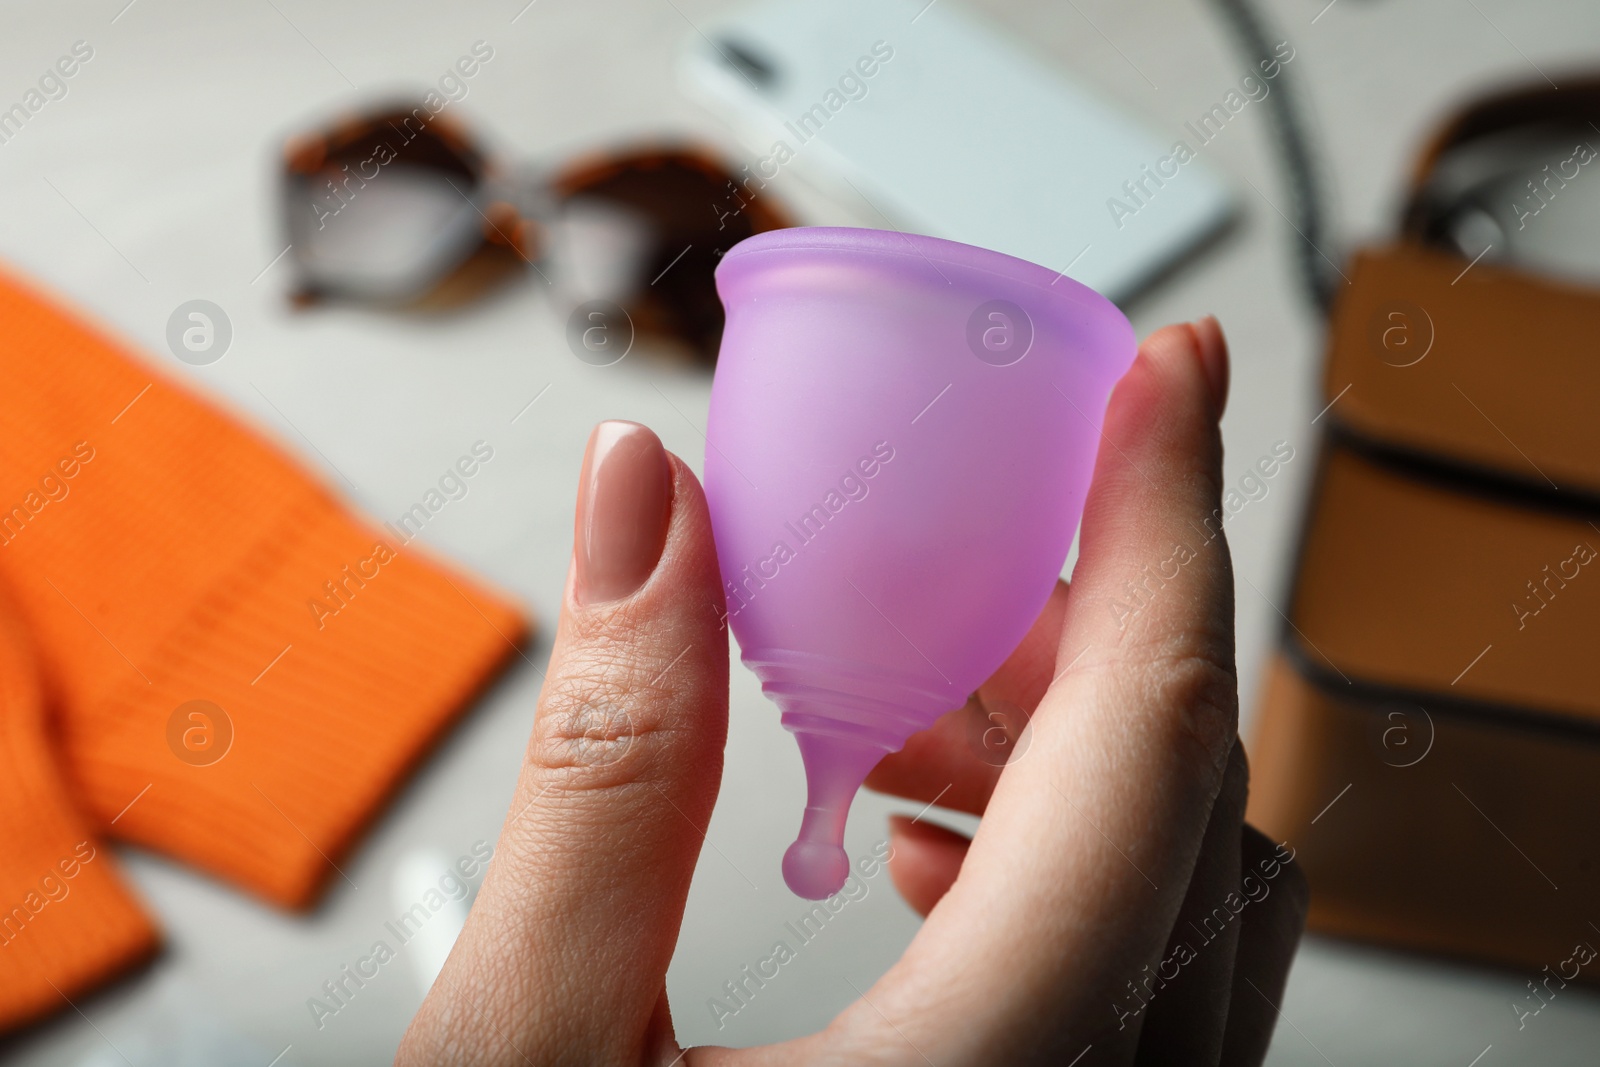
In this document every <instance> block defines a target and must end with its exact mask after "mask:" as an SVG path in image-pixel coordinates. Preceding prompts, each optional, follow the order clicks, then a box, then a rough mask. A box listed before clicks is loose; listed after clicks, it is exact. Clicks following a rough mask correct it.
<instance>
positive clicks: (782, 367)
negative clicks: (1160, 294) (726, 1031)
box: [705, 228, 1136, 899]
mask: <svg viewBox="0 0 1600 1067" xmlns="http://www.w3.org/2000/svg"><path fill="white" fill-rule="evenodd" d="M717 291H718V293H719V294H720V295H721V297H722V303H723V305H724V306H725V307H726V309H727V326H726V328H725V331H724V333H723V337H722V349H721V354H720V356H719V357H718V361H717V371H716V379H715V381H714V383H713V385H712V389H711V414H710V420H709V425H708V428H707V431H706V463H705V488H706V497H707V499H708V501H709V503H710V508H711V522H712V527H713V529H714V531H715V535H716V542H717V558H718V561H719V563H720V565H721V569H722V578H723V586H724V591H725V593H726V596H727V608H728V622H729V625H730V626H731V627H732V628H733V632H734V635H735V636H736V637H737V638H738V640H739V646H740V648H741V650H742V653H743V659H744V662H745V663H746V664H748V665H749V666H750V668H751V669H752V670H754V671H755V673H756V674H757V676H759V677H760V679H761V685H762V689H763V691H764V692H765V693H766V694H767V695H768V696H769V697H771V698H772V699H773V700H774V701H775V702H776V703H777V705H778V707H779V708H780V709H782V712H783V725H784V727H785V728H786V729H788V730H790V731H791V732H793V733H794V735H795V738H796V740H797V741H798V742H799V744H800V755H801V757H802V759H803V760H804V761H805V771H806V782H807V790H808V797H807V803H806V809H805V814H804V817H803V819H802V821H801V825H800V835H799V839H798V840H797V841H795V843H794V844H793V845H791V846H790V847H789V850H788V851H787V852H786V853H785V854H784V858H783V876H784V880H785V881H786V882H787V883H788V884H789V888H790V889H792V890H794V891H795V892H796V893H798V894H799V895H801V896H803V897H809V898H812V899H820V898H822V897H825V896H828V895H830V894H832V893H835V892H837V891H838V890H839V889H840V887H842V886H843V884H844V881H845V879H846V877H847V876H848V875H849V872H850V861H849V858H848V857H847V856H846V854H845V851H844V846H843V842H844V827H845V818H846V815H847V814H848V812H849V809H850V802H851V800H852V799H853V798H854V796H855V793H856V790H857V789H859V788H860V786H861V782H862V780H863V779H864V778H865V777H866V775H867V773H868V772H869V771H870V770H871V769H872V767H873V766H874V765H875V764H876V763H877V762H878V761H879V760H880V759H882V758H883V756H884V755H885V754H887V753H889V752H894V751H896V750H898V749H899V748H900V747H901V746H903V745H904V744H905V741H906V739H907V738H908V737H909V736H911V734H913V733H915V732H916V731H918V730H922V729H925V728H926V727H928V726H930V725H932V724H933V722H934V720H935V719H937V718H938V717H939V716H940V715H941V714H943V713H944V712H946V711H949V710H950V709H952V708H956V707H960V706H961V705H962V704H963V703H965V701H966V700H967V697H968V695H969V694H971V693H972V692H973V691H974V690H975V689H977V687H978V686H979V685H980V684H981V683H982V682H983V681H984V680H986V679H987V678H988V677H989V676H990V675H991V674H993V673H994V671H995V670H996V668H998V667H999V666H1000V664H1001V663H1003V662H1004V661H1005V659H1006V657H1007V656H1008V655H1010V653H1011V652H1012V650H1013V649H1015V648H1016V647H1017V645H1018V644H1019V643H1020V642H1021V640H1022V638H1023V636H1024V635H1025V634H1026V633H1027V631H1028V628H1029V627H1030V626H1031V625H1032V624H1033V621H1034V619H1035V618H1037V617H1038V614H1039V612H1040V611H1041V610H1042V609H1043V607H1044V604H1045V601H1046V599H1047V598H1048V597H1049V595H1050V591H1051V589H1052V588H1053V587H1054V585H1055V581H1056V578H1057V576H1058V575H1059V574H1060V572H1061V567H1062V565H1063V563H1064V562H1065V561H1066V556H1067V550H1068V548H1069V547H1070V545H1071V543H1072V536H1073V532H1074V530H1075V529H1076V528H1077V525H1078V519H1079V517H1080V515H1081V513H1082V511H1083V501H1084V496H1085V494H1086V492H1087V490H1088V487H1089V479H1090V475H1091V474H1092V471H1093V467H1094V459H1095V452H1096V449H1097V447H1098V445H1099V441H1100V424H1101V419H1102V417H1103V415H1104V413H1105V407H1106V402H1107V400H1108V399H1109V397H1110V395H1111V388H1112V386H1113V385H1115V384H1116V381H1117V379H1119V378H1120V377H1121V376H1122V375H1123V374H1124V373H1125V372H1126V371H1127V369H1128V367H1129V366H1130V365H1131V364H1132V362H1133V357H1134V352H1135V347H1136V346H1135V339H1134V334H1133V328H1132V327H1131V326H1130V325H1129V324H1128V320H1127V319H1126V318H1125V317H1123V315H1122V313H1121V312H1120V311H1118V310H1117V309H1116V307H1115V306H1113V305H1112V304H1111V302H1110V301H1108V300H1106V299H1105V298H1104V297H1102V296H1101V295H1099V294H1098V293H1096V292H1094V291H1093V290H1091V289H1088V288H1086V287H1084V286H1082V285H1079V284H1078V283H1077V282H1074V281H1072V280H1071V279H1070V278H1066V277H1063V276H1061V275H1059V274H1057V273H1056V272H1054V271H1051V270H1049V269H1047V268H1045V267H1041V266H1038V265H1037V264H1033V263H1028V262H1025V261H1023V260H1020V259H1014V258H1012V257H1010V256H1007V255H1003V254H1001V253H999V252H991V251H988V250H987V249H982V248H975V247H972V246H970V245H963V244H957V243H955V242H952V241H943V240H938V239H935V238H931V237H918V236H910V235H906V234H901V233H896V232H886V231H880V230H864V229H839V228H798V229H787V230H774V231H771V232H768V233H763V234H759V235H757V236H755V237H752V238H750V239H748V240H746V241H744V242H742V243H740V244H738V245H736V246H735V247H734V248H732V249H731V250H730V251H729V252H728V253H727V255H726V256H724V257H723V260H722V263H721V265H720V266H719V267H718V268H717Z"/></svg>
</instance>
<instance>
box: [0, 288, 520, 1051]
mask: <svg viewBox="0 0 1600 1067" xmlns="http://www.w3.org/2000/svg"><path fill="white" fill-rule="evenodd" d="M328 583H332V586H331V588H330V586H329V584H328ZM335 597H337V598H338V600H335V599H334V598H335ZM319 602H320V603H321V604H322V605H323V606H322V608H321V609H320V610H319V609H318V608H317V607H316V604H317V603H319ZM331 605H338V606H340V610H339V611H338V614H337V617H335V618H329V617H328V613H329V606H331ZM525 636H526V624H525V622H524V619H523V618H522V616H521V615H520V613H519V612H518V611H517V610H515V609H514V608H513V607H511V606H510V605H509V604H508V603H507V602H506V601H504V600H503V599H502V598H501V597H499V596H498V595H496V594H494V593H492V592H490V591H488V590H487V589H485V588H484V587H482V586H480V585H478V584H476V583H474V582H472V581H470V580H469V579H467V578H465V577H464V576H462V575H460V574H459V573H455V572H452V571H450V570H448V569H446V568H444V567H442V566H440V565H439V564H438V563H435V562H433V561H431V560H429V559H427V558H425V557H424V556H423V555H422V554H421V553H420V552H419V551H418V549H417V548H416V547H414V546H409V545H403V544H401V543H399V542H398V541H397V540H396V539H395V538H394V537H393V536H391V535H390V534H389V533H388V532H381V533H380V532H377V531H375V530H374V529H372V528H371V527H369V526H367V525H366V524H364V523H362V522H360V521H357V520H356V519H354V518H352V517H351V516H350V514H349V513H348V512H346V511H345V510H344V509H343V508H342V507H340V505H339V504H338V503H337V502H336V501H335V500H334V499H333V498H332V497H330V495H329V494H328V493H327V492H326V491H325V490H324V489H323V488H322V487H321V486H320V485H319V484H318V483H317V482H315V481H313V480H312V479H310V478H308V477H307V476H306V475H305V474H304V473H302V472H301V471H300V470H298V469H297V468H296V467H295V466H294V465H293V464H292V463H290V462H289V461H288V460H287V459H285V458H284V456H282V455H281V454H280V453H279V452H278V451H277V450H276V449H274V448H273V447H270V446H269V445H267V444H266V443H264V442H263V441H262V440H261V439H259V438H258V437H256V436H255V435H254V434H253V433H251V432H250V431H248V430H246V429H244V428H242V427H241V426H240V425H239V424H238V423H235V422H233V421H232V420H230V419H228V418H226V417H225V416H223V415H221V414H219V413H218V412H217V411H216V410H214V409H213V408H211V407H210V406H208V405H207V404H205V403H203V402H201V401H199V400H197V399H196V398H195V397H194V396H193V395H191V394H189V393H187V392H186V391H185V390H183V389H182V388H180V387H178V386H177V385H175V384H173V383H172V382H170V381H167V380H166V379H165V378H164V377H162V376H161V375H160V374H158V373H156V372H155V371H153V370H151V369H150V368H149V367H148V366H147V365H145V364H143V363H140V362H137V361H135V360H134V359H131V358H129V357H128V356H127V355H126V354H125V353H124V351H123V350H122V349H121V347H120V346H119V345H117V344H116V343H115V342H113V341H111V340H108V339H107V338H106V337H105V336H103V335H101V334H99V333H97V332H96V331H94V330H93V329H92V328H90V327H88V326H86V325H85V324H84V323H83V322H82V321H81V320H80V319H78V318H77V317H75V316H73V315H71V314H69V313H67V312H64V311H62V310H61V309H59V308H57V307H55V306H53V305H51V304H50V303H49V302H47V301H45V300H43V299H41V298H40V297H39V296H37V295H36V294H34V293H32V292H30V291H29V290H27V289H26V288H25V287H23V286H22V285H21V284H19V283H18V282H17V281H16V280H15V279H12V278H8V277H5V276H4V275H0V1029H4V1028H7V1027H10V1026H15V1025H18V1024H21V1023H24V1022H27V1021H29V1020H32V1019H34V1018H37V1017H39V1016H40V1015H42V1014H44V1013H47V1012H51V1011H55V1010H59V1009H60V1008H64V1007H66V1006H67V1004H68V1002H69V999H76V996H77V995H78V994H80V993H82V992H84V991H86V990H87V989H88V988H90V987H92V986H93V985H95V984H97V983H100V982H103V981H105V980H106V979H108V978H110V977H112V976H114V975H115V974H116V973H117V972H118V971H120V970H122V969H125V968H126V967H128V966H130V965H132V964H134V963H136V962H138V961H140V960H142V959H143V958H145V957H147V956H148V955H149V954H150V953H151V952H152V951H153V949H154V946H155V943H156V932H155V927H154V925H153V923H152V922H151V920H150V919H149V918H148V916H147V915H146V913H145V912H144V911H143V910H142V909H141V908H140V906H139V905H138V903H137V902H136V901H135V900H134V898H133V897H132V896H131V894H130V893H129V891H128V889H127V888H126V886H125V885H124V884H123V883H122V881H121V879H120V878H119V876H118V873H117V869H116V863H115V860H114V858H113V856H112V854H111V850H110V849H108V848H107V847H105V845H104V844H103V843H102V839H103V838H104V837H106V836H112V837H117V838H122V839H124V840H128V841H135V842H138V843H139V844H141V845H145V846H148V847H150V848H152V849H156V850H159V851H161V852H164V853H166V854H167V855H169V856H172V857H174V858H177V859H180V860H183V861H185V862H187V863H190V864H193V865H194V866H196V867H199V868H201V869H203V870H206V871H209V872H211V873H212V874H214V875H216V876H218V877H221V878H224V879H227V880H229V881H232V882H234V883H236V884H238V885H240V886H242V887H244V888H246V889H248V890H251V891H253V892H255V893H257V894H259V895H260V896H262V897H265V898H266V899H268V900H270V901H273V902H275V903H278V904H280V905H283V906H285V907H291V908H300V907H305V906H308V905H309V904H310V903H312V902H313V901H314V900H315V898H316V895H317V893H318V891H319V889H320V888H321V887H322V886H323V885H324V884H325V883H326V882H327V881H328V880H329V878H330V877H337V876H338V875H337V868H336V866H335V865H336V864H338V863H339V862H340V860H341V858H342V857H343V856H344V854H345V853H346V852H347V851H348V850H349V848H350V846H351V844H352V842H353V841H354V839H355V837H356V835H357V834H358V833H359V832H360V831H361V829H362V827H363V825H364V824H365V823H366V822H367V821H368V820H370V819H371V818H372V816H373V815H374V813H375V812H376V810H377V808H378V806H379V805H380V804H381V803H382V802H383V800H384V798H385V797H386V796H387V795H388V794H389V793H390V792H391V791H392V790H393V789H394V788H395V786H396V785H397V784H398V782H399V781H400V780H401V778H402V777H403V776H404V775H405V773H406V771H407V769H408V768H409V767H411V766H412V765H413V764H414V763H415V762H416V761H417V760H418V759H419V758H420V757H421V756H422V754H423V753H424V751H425V750H426V749H427V747H428V746H429V744H430V743H431V742H432V741H433V740H434V739H435V738H436V737H437V736H438V734H439V733H440V731H441V730H443V729H444V728H445V726H447V725H448V724H449V722H450V721H451V720H452V718H453V717H454V716H455V715H456V714H457V713H458V712H459V711H460V710H462V708H463V707H464V706H465V705H466V703H467V702H468V701H469V700H470V698H471V697H472V695H473V693H474V692H475V691H476V690H477V689H478V688H479V687H481V686H482V685H483V684H484V682H485V680H486V679H487V678H488V677H489V675H490V674H491V672H493V671H494V670H495V668H496V667H497V666H498V665H499V664H500V663H501V662H502V661H503V660H504V659H505V658H506V657H507V656H508V655H511V654H513V653H514V650H515V645H516V643H517V642H519V641H520V640H522V639H523V638H524V637H525Z"/></svg>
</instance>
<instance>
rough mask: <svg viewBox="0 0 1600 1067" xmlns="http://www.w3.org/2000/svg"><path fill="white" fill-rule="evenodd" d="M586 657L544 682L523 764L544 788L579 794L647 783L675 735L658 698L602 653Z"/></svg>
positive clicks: (637, 677) (633, 671)
mask: <svg viewBox="0 0 1600 1067" xmlns="http://www.w3.org/2000/svg"><path fill="white" fill-rule="evenodd" d="M586 659H587V660H588V662H587V663H584V664H582V665H581V666H580V668H579V669H578V670H576V671H573V672H570V673H568V674H567V675H566V676H564V677H561V678H554V677H552V678H551V679H550V680H549V681H548V682H547V683H546V686H545V691H544V693H543V694H542V696H541V698H540V701H539V710H538V713H537V714H536V716H535V718H534V728H533V737H532V741H531V743H530V744H529V746H528V762H529V763H530V764H531V765H532V766H533V767H534V768H535V769H536V770H537V771H538V772H539V773H540V775H541V777H542V779H543V780H544V781H545V782H546V784H547V786H549V787H551V788H565V789H568V790H573V791H583V790H590V789H599V788H609V787H617V786H623V785H628V784H632V783H635V782H639V781H643V780H647V779H649V778H650V777H651V776H652V775H653V774H654V772H655V770H656V769H657V768H658V767H659V766H660V764H661V760H662V750H663V749H664V748H667V747H669V746H671V745H672V743H673V741H674V739H675V736H676V735H677V734H678V733H680V732H681V730H680V728H679V727H677V726H675V725H674V724H673V722H672V716H671V715H670V709H669V708H668V707H667V706H666V705H667V703H668V701H667V699H666V698H665V695H664V694H662V693H660V692H658V691H655V690H653V689H652V687H651V686H650V684H649V681H648V680H647V679H645V678H643V677H642V676H641V672H639V671H637V670H636V669H635V668H633V667H631V666H630V665H627V664H624V663H619V662H615V661H614V660H612V659H611V658H610V657H607V656H605V654H604V653H603V652H595V653H591V654H589V655H588V656H586Z"/></svg>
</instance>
